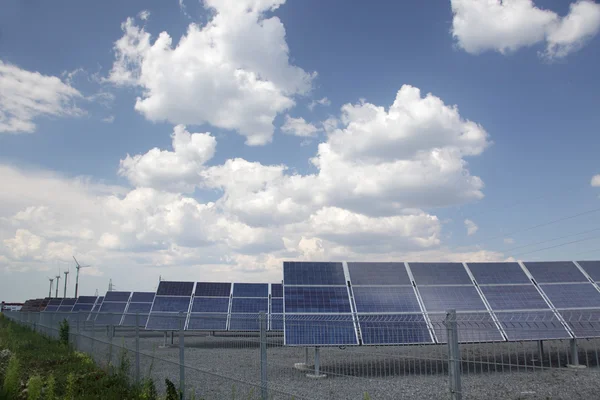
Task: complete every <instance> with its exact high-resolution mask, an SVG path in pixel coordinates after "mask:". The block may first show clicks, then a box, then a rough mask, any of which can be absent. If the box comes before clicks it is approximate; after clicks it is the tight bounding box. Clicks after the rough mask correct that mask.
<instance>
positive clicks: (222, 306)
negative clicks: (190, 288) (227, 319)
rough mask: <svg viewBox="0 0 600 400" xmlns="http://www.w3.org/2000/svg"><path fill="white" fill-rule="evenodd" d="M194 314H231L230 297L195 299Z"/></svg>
mask: <svg viewBox="0 0 600 400" xmlns="http://www.w3.org/2000/svg"><path fill="white" fill-rule="evenodd" d="M192 312H220V313H226V312H229V297H195V298H194V303H193V304H192Z"/></svg>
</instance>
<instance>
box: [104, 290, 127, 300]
mask: <svg viewBox="0 0 600 400" xmlns="http://www.w3.org/2000/svg"><path fill="white" fill-rule="evenodd" d="M130 295H131V292H106V296H104V300H105V301H124V302H127V301H128V300H129V296H130Z"/></svg>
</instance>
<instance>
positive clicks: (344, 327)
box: [284, 287, 358, 346]
mask: <svg viewBox="0 0 600 400" xmlns="http://www.w3.org/2000/svg"><path fill="white" fill-rule="evenodd" d="M285 289H288V288H287V287H286V288H285ZM286 299H287V295H286ZM284 337H285V344H286V345H287V346H340V345H356V344H358V339H357V337H356V330H355V328H354V322H353V317H352V315H349V314H347V315H289V314H286V315H285V336H284Z"/></svg>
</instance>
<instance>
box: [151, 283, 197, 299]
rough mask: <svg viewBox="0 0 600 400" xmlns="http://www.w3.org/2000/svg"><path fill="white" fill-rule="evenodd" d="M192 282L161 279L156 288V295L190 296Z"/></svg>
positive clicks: (192, 286) (192, 287) (192, 288)
mask: <svg viewBox="0 0 600 400" xmlns="http://www.w3.org/2000/svg"><path fill="white" fill-rule="evenodd" d="M193 290H194V282H168V281H162V282H160V283H159V284H158V289H157V290H156V295H157V296H191V295H192V291H193Z"/></svg>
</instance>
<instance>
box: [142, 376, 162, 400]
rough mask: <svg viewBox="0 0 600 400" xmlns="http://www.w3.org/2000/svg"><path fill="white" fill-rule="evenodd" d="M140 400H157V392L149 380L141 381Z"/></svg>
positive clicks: (152, 382)
mask: <svg viewBox="0 0 600 400" xmlns="http://www.w3.org/2000/svg"><path fill="white" fill-rule="evenodd" d="M141 399H142V400H158V392H157V391H156V386H155V385H154V381H153V380H152V379H151V378H146V379H144V380H143V381H142V394H141Z"/></svg>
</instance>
